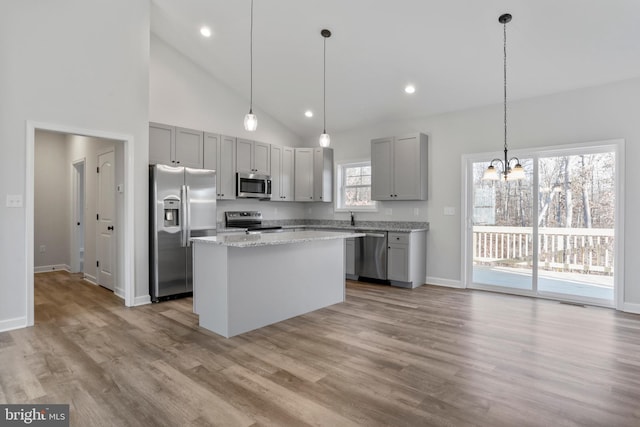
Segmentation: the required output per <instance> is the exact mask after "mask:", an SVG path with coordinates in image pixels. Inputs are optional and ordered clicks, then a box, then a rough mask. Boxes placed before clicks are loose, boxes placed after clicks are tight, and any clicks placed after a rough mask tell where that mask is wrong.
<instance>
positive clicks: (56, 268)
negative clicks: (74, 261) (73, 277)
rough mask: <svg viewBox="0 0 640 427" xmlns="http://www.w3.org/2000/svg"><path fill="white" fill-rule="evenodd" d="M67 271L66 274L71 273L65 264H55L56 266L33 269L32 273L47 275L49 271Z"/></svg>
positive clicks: (42, 266)
mask: <svg viewBox="0 0 640 427" xmlns="http://www.w3.org/2000/svg"><path fill="white" fill-rule="evenodd" d="M60 270H63V271H67V272H69V273H70V272H71V267H70V266H68V265H67V264H56V265H41V266H39V267H34V269H33V272H34V273H35V274H38V273H49V272H51V271H60Z"/></svg>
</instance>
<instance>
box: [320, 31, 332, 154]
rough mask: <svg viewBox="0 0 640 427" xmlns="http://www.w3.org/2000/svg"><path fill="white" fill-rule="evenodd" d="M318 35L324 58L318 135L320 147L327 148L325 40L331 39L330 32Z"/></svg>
mask: <svg viewBox="0 0 640 427" xmlns="http://www.w3.org/2000/svg"><path fill="white" fill-rule="evenodd" d="M320 35H321V36H322V37H323V38H324V40H323V42H324V57H323V63H324V65H323V72H322V73H323V83H322V86H323V87H322V104H323V107H322V109H323V112H322V115H323V123H324V124H323V127H322V135H320V139H319V142H320V146H321V147H328V146H329V144H331V138H330V137H329V134H328V133H327V39H328V38H329V37H331V31H329V30H327V29H324V30H322V31H320Z"/></svg>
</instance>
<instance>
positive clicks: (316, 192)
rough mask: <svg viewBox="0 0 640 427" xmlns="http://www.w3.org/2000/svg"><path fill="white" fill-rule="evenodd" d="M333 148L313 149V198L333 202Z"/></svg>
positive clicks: (318, 200) (317, 200)
mask: <svg viewBox="0 0 640 427" xmlns="http://www.w3.org/2000/svg"><path fill="white" fill-rule="evenodd" d="M332 195H333V149H331V148H322V147H318V148H314V149H313V200H314V201H316V202H331V201H332V200H333V197H332Z"/></svg>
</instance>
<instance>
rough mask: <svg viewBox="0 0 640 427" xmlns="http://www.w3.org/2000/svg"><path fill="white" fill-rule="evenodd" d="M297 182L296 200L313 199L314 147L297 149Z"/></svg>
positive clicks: (295, 189) (305, 200) (306, 200)
mask: <svg viewBox="0 0 640 427" xmlns="http://www.w3.org/2000/svg"><path fill="white" fill-rule="evenodd" d="M294 181H295V184H294V191H295V197H294V200H295V201H296V202H312V201H313V148H296V149H295V179H294Z"/></svg>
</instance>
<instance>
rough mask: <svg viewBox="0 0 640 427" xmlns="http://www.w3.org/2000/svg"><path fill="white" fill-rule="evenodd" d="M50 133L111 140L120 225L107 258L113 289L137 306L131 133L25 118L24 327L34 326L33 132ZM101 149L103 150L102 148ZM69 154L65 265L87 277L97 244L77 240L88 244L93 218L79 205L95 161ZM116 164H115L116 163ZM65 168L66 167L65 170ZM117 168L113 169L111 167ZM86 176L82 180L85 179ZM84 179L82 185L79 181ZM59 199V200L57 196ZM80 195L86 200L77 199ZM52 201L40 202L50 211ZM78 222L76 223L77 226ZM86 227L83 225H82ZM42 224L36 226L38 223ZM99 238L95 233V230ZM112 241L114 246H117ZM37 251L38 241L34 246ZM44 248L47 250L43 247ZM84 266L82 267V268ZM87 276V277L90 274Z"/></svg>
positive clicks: (87, 191) (86, 203)
mask: <svg viewBox="0 0 640 427" xmlns="http://www.w3.org/2000/svg"><path fill="white" fill-rule="evenodd" d="M40 131H43V132H49V133H56V134H63V135H67V136H69V138H77V139H85V140H96V139H98V140H101V141H105V143H106V142H109V143H110V144H111V145H112V146H113V147H114V149H112V150H111V151H112V153H115V156H116V157H117V158H118V159H120V161H119V162H115V163H113V166H114V170H113V173H114V176H115V177H118V176H119V177H120V179H119V180H118V182H117V186H116V185H114V187H115V188H117V190H115V191H116V192H117V197H118V198H119V199H120V200H119V204H118V207H117V209H115V210H116V212H115V214H113V215H114V217H118V221H117V223H118V224H121V225H120V226H119V227H118V228H115V226H114V229H113V230H110V231H113V232H114V235H115V236H117V237H116V239H117V240H114V241H116V242H117V243H116V244H115V245H117V248H118V250H117V252H115V253H116V254H117V256H115V255H114V256H113V258H112V259H111V261H112V262H113V264H112V265H113V266H114V267H113V268H112V276H113V278H114V282H115V284H116V286H115V289H114V291H115V293H116V295H118V296H120V297H122V298H123V299H124V303H125V305H126V306H133V305H135V304H136V301H135V298H134V276H133V259H134V237H133V236H134V212H133V161H132V160H133V138H132V137H131V136H130V135H122V134H116V133H110V132H103V131H93V130H87V129H82V128H74V127H69V126H63V125H55V124H46V123H36V122H31V121H28V122H27V144H26V145H27V168H26V183H27V185H26V197H25V201H26V209H25V222H26V224H27V236H26V242H27V248H26V254H25V255H26V259H27V274H26V276H27V281H28V283H27V326H32V325H33V324H34V289H33V287H34V271H35V269H34V265H35V260H34V258H35V256H36V254H35V248H36V242H35V240H34V237H35V227H36V215H35V213H36V211H35V196H36V185H35V184H36V182H35V181H36V172H42V170H40V169H38V170H36V162H35V157H36V156H35V155H36V144H35V143H36V134H37V132H40ZM103 151H104V150H103ZM67 156H68V157H67V158H69V159H71V160H70V161H68V162H67V163H66V164H67V165H69V164H71V174H70V175H69V173H68V172H67V174H68V175H67V176H68V177H69V178H68V179H67V181H66V182H67V188H69V190H68V193H71V194H70V195H69V196H68V197H67V199H66V200H67V202H66V204H65V209H67V210H68V211H69V222H70V225H71V227H70V228H68V227H66V228H65V229H66V230H69V231H68V234H67V236H69V237H68V240H69V242H70V243H69V246H67V248H68V249H67V250H66V254H67V256H68V257H69V258H68V259H69V260H70V264H73V266H71V265H69V266H68V268H67V269H69V270H70V271H71V270H74V271H84V274H85V277H86V276H87V272H88V269H87V268H88V264H89V263H88V258H89V255H90V252H91V251H93V252H94V254H95V253H96V252H97V249H98V245H97V244H94V245H93V247H92V245H86V244H84V245H83V244H82V243H81V237H82V236H83V237H84V241H85V242H86V240H87V238H88V236H89V235H90V234H91V233H90V232H89V230H88V229H87V227H86V225H87V224H88V223H90V222H92V221H91V219H92V218H90V217H89V216H88V215H87V210H86V209H85V210H84V212H82V209H80V206H85V208H86V207H87V206H90V205H91V204H90V203H89V201H88V199H89V198H90V197H91V191H90V188H89V186H88V185H87V178H88V176H89V175H88V174H90V173H91V170H90V169H91V168H90V167H89V163H90V159H93V162H97V160H98V157H97V156H95V157H89V156H88V155H87V156H78V155H74V154H69V153H67ZM118 163H119V165H118ZM66 167H67V169H66V170H67V171H68V170H69V169H68V167H69V166H66ZM116 168H117V169H118V171H115V169H116ZM83 178H84V179H83ZM83 181H84V184H83ZM58 196H59V195H56V197H54V198H53V200H54V202H55V203H58V202H59V200H57V197H58ZM61 198H63V197H62V196H61ZM81 199H84V202H83V201H82V200H81ZM55 203H54V204H51V205H44V208H45V210H46V209H50V212H53V210H54V209H55V206H54V205H55ZM44 216H45V217H46V215H44ZM78 222H80V226H78V225H77V224H78ZM83 224H84V225H85V227H84V229H83V227H82V225H83ZM38 225H40V224H38ZM94 236H97V234H94ZM115 245H114V248H115ZM38 249H40V245H38ZM45 250H46V248H45ZM81 265H82V267H81ZM89 279H90V278H89ZM147 301H148V297H146V298H144V297H141V298H140V301H139V302H138V303H139V304H142V303H146V302H147Z"/></svg>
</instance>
